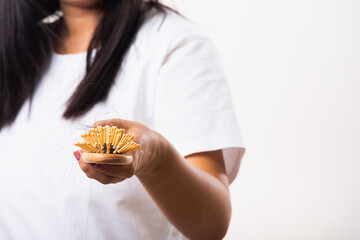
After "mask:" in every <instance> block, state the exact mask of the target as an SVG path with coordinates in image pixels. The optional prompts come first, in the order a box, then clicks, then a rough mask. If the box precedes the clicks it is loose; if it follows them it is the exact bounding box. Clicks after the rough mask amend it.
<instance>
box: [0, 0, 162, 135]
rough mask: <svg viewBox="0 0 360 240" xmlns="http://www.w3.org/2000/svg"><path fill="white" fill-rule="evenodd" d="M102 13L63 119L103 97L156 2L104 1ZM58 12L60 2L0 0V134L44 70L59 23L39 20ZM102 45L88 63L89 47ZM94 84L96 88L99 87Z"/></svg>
mask: <svg viewBox="0 0 360 240" xmlns="http://www.w3.org/2000/svg"><path fill="white" fill-rule="evenodd" d="M101 4H102V7H103V10H104V15H103V17H102V19H101V21H100V23H99V25H98V26H97V28H96V29H95V32H94V35H93V37H92V40H91V42H90V45H89V47H88V51H87V66H86V75H85V77H84V79H83V80H82V81H81V83H80V84H79V86H78V87H77V89H76V90H75V92H74V93H73V95H72V96H71V97H70V99H69V100H68V105H67V109H66V110H65V112H64V114H63V117H64V118H66V119H70V118H76V117H78V116H81V115H83V114H84V113H86V112H87V111H89V110H90V109H91V108H92V107H93V106H94V105H95V104H96V103H98V102H100V101H103V100H105V99H106V97H107V95H108V93H109V90H110V88H111V86H112V84H113V83H114V79H115V76H116V75H117V73H118V71H119V70H120V67H121V64H122V62H123V59H124V57H125V54H126V53H127V50H128V49H129V47H130V45H131V43H132V42H133V41H134V39H135V36H136V33H137V31H138V30H139V28H140V27H141V25H142V23H143V21H144V19H145V16H146V13H147V12H148V11H149V10H151V9H157V10H159V11H162V12H163V13H165V11H164V8H165V7H164V6H163V5H162V4H160V3H159V2H158V0H147V1H144V0H103V2H102V3H101ZM58 10H60V3H59V0H0V130H1V128H2V127H4V126H5V125H9V124H11V123H12V122H14V120H15V119H16V116H17V115H18V113H19V111H20V109H21V107H22V105H23V104H24V102H25V101H26V100H27V99H30V101H31V99H32V96H33V94H34V92H35V90H36V87H37V86H38V84H39V82H40V80H41V78H42V77H43V74H44V73H45V72H46V70H47V68H48V66H49V62H50V61H51V55H52V51H53V47H54V45H55V44H56V42H57V41H58V40H59V39H60V37H59V36H60V33H61V31H62V29H64V20H63V19H62V18H60V19H59V20H57V21H55V22H54V23H46V22H45V21H43V19H45V18H46V17H47V16H49V15H51V14H53V13H54V12H56V11H58ZM96 46H101V48H99V50H98V51H96V55H95V57H94V58H93V59H92V58H91V56H92V53H93V49H94V47H96ZM98 86H101V88H99V87H98Z"/></svg>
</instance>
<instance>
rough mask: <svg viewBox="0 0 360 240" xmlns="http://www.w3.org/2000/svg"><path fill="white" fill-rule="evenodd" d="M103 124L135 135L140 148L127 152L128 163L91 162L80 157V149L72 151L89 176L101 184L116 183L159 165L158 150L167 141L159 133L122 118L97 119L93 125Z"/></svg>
mask: <svg viewBox="0 0 360 240" xmlns="http://www.w3.org/2000/svg"><path fill="white" fill-rule="evenodd" d="M105 125H109V126H116V127H118V128H124V129H125V130H126V132H127V133H130V134H132V135H134V136H135V138H134V141H135V142H137V143H139V144H140V145H141V149H140V150H136V151H132V152H130V153H129V154H130V155H132V156H133V163H132V164H130V165H107V164H91V163H87V162H84V161H83V160H82V159H81V154H82V151H76V152H74V155H75V157H76V158H77V159H78V160H79V165H80V168H81V169H82V170H83V171H84V172H85V174H86V175H87V176H88V177H89V178H92V179H95V180H97V181H99V182H101V183H102V184H110V183H118V182H121V181H123V180H125V179H126V178H130V177H132V176H133V175H137V176H140V175H146V174H147V173H150V172H151V171H153V170H154V169H155V168H156V167H157V166H158V165H159V161H160V159H161V158H160V156H161V155H162V154H161V152H160V151H161V150H164V149H166V147H163V145H164V144H166V142H167V141H164V140H165V139H164V138H163V137H162V136H161V135H160V134H159V133H157V132H155V131H153V130H151V129H150V128H148V127H146V126H145V125H143V124H141V123H138V122H132V121H127V120H122V119H110V120H102V121H97V122H95V123H94V125H93V127H95V128H96V127H97V126H105Z"/></svg>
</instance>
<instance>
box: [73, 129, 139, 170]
mask: <svg viewBox="0 0 360 240" xmlns="http://www.w3.org/2000/svg"><path fill="white" fill-rule="evenodd" d="M81 137H82V138H83V139H84V140H85V141H84V142H76V143H75V144H74V145H75V146H78V147H80V148H82V149H83V150H84V151H85V152H84V153H83V154H82V155H81V158H82V160H83V161H85V162H88V163H97V164H114V165H128V164H131V163H132V161H133V158H132V156H131V155H129V154H128V153H129V152H131V151H134V150H138V149H140V144H138V143H136V142H134V141H132V140H133V139H134V136H133V135H131V134H129V133H125V129H122V128H120V129H119V128H117V127H115V126H113V127H110V126H98V127H97V128H91V129H90V131H89V133H84V134H82V135H81Z"/></svg>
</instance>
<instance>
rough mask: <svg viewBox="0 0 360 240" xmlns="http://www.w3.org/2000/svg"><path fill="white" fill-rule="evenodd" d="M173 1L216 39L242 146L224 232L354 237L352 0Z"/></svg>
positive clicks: (358, 105) (357, 164)
mask: <svg viewBox="0 0 360 240" xmlns="http://www.w3.org/2000/svg"><path fill="white" fill-rule="evenodd" d="M170 1H171V0H170ZM168 2H169V1H168ZM172 2H173V4H174V3H175V5H176V6H177V9H178V10H180V12H182V13H183V14H184V15H185V16H187V17H188V18H189V19H191V20H193V21H194V22H196V23H198V24H199V25H201V26H202V27H203V29H205V30H206V31H207V32H208V33H209V35H210V36H211V37H212V39H213V40H214V42H215V44H216V45H217V47H218V50H219V52H220V54H221V56H222V61H223V64H224V68H225V70H226V73H227V77H228V81H229V85H230V87H231V92H232V97H233V101H234V104H235V107H236V112H237V116H238V119H239V124H240V126H241V128H242V131H243V135H244V138H245V142H246V146H247V152H246V155H245V157H244V159H243V162H242V165H241V168H240V173H239V175H238V177H237V179H236V180H235V182H234V183H233V184H232V185H231V194H232V203H233V217H232V222H231V225H230V228H229V231H228V234H227V237H226V239H229V240H237V239H239V240H240V239H245V240H248V239H256V240H257V239H259V240H264V239H265V240H267V239H276V240H282V239H284V240H285V239H286V240H288V239H292V240H294V239H301V240H303V239H311V240H312V239H314V240H319V239H324V240H331V239H339V240H340V239H341V240H348V239H349V240H352V239H354V240H355V239H360V1H358V0H353V1H350V0H327V1H325V0H322V1H321V0H302V1H294V0H273V1H269V0H250V1H243V0H240V1H239V0H221V1H213V0H173V1H172Z"/></svg>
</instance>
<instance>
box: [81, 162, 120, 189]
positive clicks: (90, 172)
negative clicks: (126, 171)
mask: <svg viewBox="0 0 360 240" xmlns="http://www.w3.org/2000/svg"><path fill="white" fill-rule="evenodd" d="M79 166H80V168H81V170H82V171H83V172H84V173H85V174H86V176H87V177H88V178H91V179H95V180H97V181H98V182H100V183H102V184H111V183H118V182H121V181H124V180H125V179H126V178H127V177H121V176H109V175H107V174H104V173H102V172H100V171H98V170H97V169H96V168H95V166H94V165H93V164H90V163H86V162H84V161H82V160H81V159H80V160H79Z"/></svg>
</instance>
